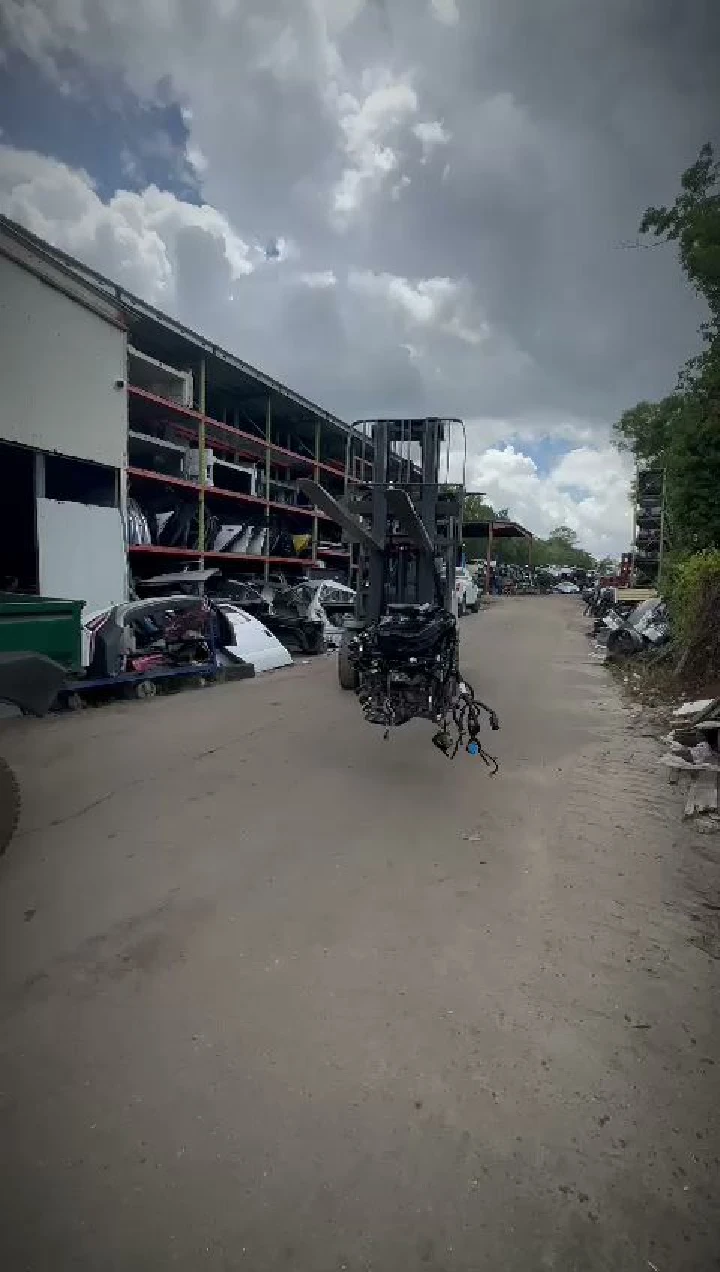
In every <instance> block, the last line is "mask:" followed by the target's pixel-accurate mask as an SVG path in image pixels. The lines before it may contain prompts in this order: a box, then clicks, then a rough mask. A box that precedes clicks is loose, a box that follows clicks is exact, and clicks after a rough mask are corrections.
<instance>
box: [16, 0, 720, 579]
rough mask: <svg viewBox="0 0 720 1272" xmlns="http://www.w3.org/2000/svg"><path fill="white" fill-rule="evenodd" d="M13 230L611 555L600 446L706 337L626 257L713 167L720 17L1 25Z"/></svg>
mask: <svg viewBox="0 0 720 1272" xmlns="http://www.w3.org/2000/svg"><path fill="white" fill-rule="evenodd" d="M0 15H1V27H0V30H1V31H2V51H1V52H0V127H1V129H2V131H1V133H0V210H1V211H3V212H5V213H6V214H7V215H9V216H11V217H14V218H15V219H16V220H18V221H21V222H23V223H24V224H26V225H27V226H29V227H30V229H32V230H33V231H34V232H35V233H37V234H39V235H41V236H43V237H45V238H47V239H49V240H50V241H51V242H53V243H56V244H58V245H59V246H61V247H63V248H64V249H65V250H66V251H69V252H71V253H73V254H75V255H77V256H78V257H81V258H82V259H83V260H85V261H86V262H88V263H89V264H91V265H93V266H94V267H96V268H97V269H99V270H101V271H102V272H103V273H106V274H108V275H110V276H111V277H112V278H113V279H115V280H117V281H118V282H121V283H123V284H125V286H127V287H128V288H129V289H130V290H133V291H135V292H137V293H139V294H141V295H142V296H143V297H145V298H146V299H147V300H149V301H151V302H152V303H153V304H155V305H157V306H159V307H160V308H162V309H164V310H166V311H168V312H170V313H172V314H175V315H176V316H178V317H180V318H181V319H182V320H183V321H184V322H186V323H187V324H188V325H189V326H191V327H193V328H195V329H196V330H200V331H202V332H203V333H204V334H207V335H208V336H211V337H212V338H213V339H214V340H216V341H217V342H219V343H221V344H223V345H224V346H226V347H228V348H230V349H232V350H234V351H236V352H237V353H238V354H239V355H240V356H241V357H243V358H245V359H246V360H247V361H249V362H252V363H254V364H255V365H258V366H260V367H262V368H263V369H264V370H266V371H267V372H269V373H270V374H272V375H274V376H276V377H278V378H280V379H284V380H285V381H286V382H287V383H289V384H291V385H292V386H293V387H294V388H296V389H298V390H299V391H300V392H303V393H305V394H306V395H307V396H309V397H311V398H313V399H314V400H315V401H317V402H319V403H320V404H322V405H323V406H324V407H326V408H328V409H329V410H332V411H335V412H337V413H338V414H340V415H342V416H344V417H345V418H347V419H352V418H354V417H356V416H360V415H362V416H368V415H373V414H384V413H387V414H391V413H398V414H403V415H405V416H407V415H410V414H425V413H433V414H451V415H461V416H463V417H464V418H465V419H466V421H467V422H468V431H469V440H470V454H471V461H470V471H469V483H468V484H469V485H470V486H472V487H473V488H475V489H482V490H484V491H487V492H488V494H489V497H490V498H491V499H492V500H493V502H495V504H496V506H503V505H506V506H509V507H510V509H511V510H512V512H513V514H514V515H515V516H517V517H518V518H519V519H521V520H522V521H524V522H525V523H526V524H527V525H529V526H530V527H531V529H533V530H534V531H535V532H536V533H546V532H547V531H548V530H550V529H551V528H552V527H553V526H555V525H557V524H558V523H560V522H565V523H567V524H569V525H571V526H572V527H573V528H575V529H576V530H577V531H578V532H579V534H580V537H581V540H582V541H583V543H584V544H585V545H586V546H587V547H589V548H590V549H591V550H593V551H595V552H597V553H598V554H600V555H604V554H605V553H606V552H615V551H620V550H621V549H623V548H624V547H626V546H627V538H628V535H629V515H628V505H627V468H626V465H625V463H624V461H623V460H622V459H621V457H619V456H618V455H617V454H616V453H615V452H614V451H613V450H612V448H611V447H610V445H609V441H608V437H609V428H610V425H611V424H612V422H613V420H615V419H616V418H617V416H618V415H619V413H620V412H621V411H622V410H623V409H624V408H625V407H627V406H630V405H632V404H633V403H635V402H636V401H637V400H638V399H640V398H643V397H655V396H659V395H661V394H663V393H664V392H666V391H667V390H668V389H669V388H671V387H672V385H673V383H674V379H675V375H676V372H677V369H678V367H679V365H680V364H681V363H682V362H683V361H684V360H685V358H686V357H687V356H689V354H691V353H692V352H694V350H695V347H696V335H695V332H696V327H697V324H698V322H699V321H700V320H701V318H702V311H701V310H700V309H699V307H698V304H697V302H696V300H695V298H694V297H693V296H692V294H691V293H689V292H688V290H687V288H686V287H685V285H684V282H683V279H682V277H681V275H680V272H679V269H678V266H677V262H676V259H675V256H674V253H673V250H672V249H671V248H667V247H664V246H662V247H658V248H655V249H645V248H641V249H639V250H635V249H634V248H633V247H632V246H628V245H632V244H633V243H634V242H635V240H636V233H637V226H638V223H639V220H640V217H641V215H642V212H643V211H644V209H645V207H646V206H647V205H648V204H650V203H660V202H664V201H669V200H672V198H673V197H674V194H675V191H676V189H677V185H678V178H679V174H680V172H681V171H682V169H683V168H684V167H686V166H688V164H689V163H691V162H692V161H693V159H694V157H695V155H696V153H697V151H698V149H699V147H700V145H701V144H702V143H703V142H704V141H706V140H709V139H711V140H713V141H715V142H717V141H718V140H720V137H718V133H720V127H718V125H719V124H720V88H719V84H720V78H719V77H718V75H717V66H718V62H719V60H720V4H718V2H717V0H685V2H684V3H683V4H680V3H676V2H675V0H202V2H201V0H0Z"/></svg>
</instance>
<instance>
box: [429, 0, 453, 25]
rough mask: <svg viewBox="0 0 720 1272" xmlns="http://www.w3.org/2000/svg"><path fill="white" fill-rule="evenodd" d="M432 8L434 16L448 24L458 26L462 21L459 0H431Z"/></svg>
mask: <svg viewBox="0 0 720 1272" xmlns="http://www.w3.org/2000/svg"><path fill="white" fill-rule="evenodd" d="M430 9H431V12H432V15H433V17H434V18H437V20H438V22H443V23H444V24H445V25H446V26H456V25H457V23H458V22H459V21H460V11H459V9H458V6H457V0H430Z"/></svg>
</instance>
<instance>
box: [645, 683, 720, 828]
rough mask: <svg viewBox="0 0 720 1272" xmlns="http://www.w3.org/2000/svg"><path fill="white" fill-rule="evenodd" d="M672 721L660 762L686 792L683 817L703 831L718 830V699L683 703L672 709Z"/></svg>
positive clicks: (719, 712) (719, 732)
mask: <svg viewBox="0 0 720 1272" xmlns="http://www.w3.org/2000/svg"><path fill="white" fill-rule="evenodd" d="M672 722H673V727H672V729H671V731H670V733H669V734H668V735H667V737H666V738H665V741H666V742H667V744H668V746H669V750H667V751H666V752H665V754H664V755H663V756H662V757H661V759H660V763H661V764H663V765H664V766H665V767H666V768H667V769H668V770H669V776H670V781H671V782H673V783H677V784H679V785H681V787H682V789H683V792H684V794H685V795H686V802H685V812H684V816H685V817H686V818H689V819H690V818H691V819H693V821H694V824H695V826H696V828H697V829H698V830H700V831H703V832H704V833H712V832H713V831H720V809H719V807H718V777H720V698H703V699H700V700H698V701H695V702H685V703H683V705H682V706H681V707H678V708H677V709H676V710H675V711H674V712H673V716H672Z"/></svg>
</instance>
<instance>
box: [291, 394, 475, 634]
mask: <svg viewBox="0 0 720 1272" xmlns="http://www.w3.org/2000/svg"><path fill="white" fill-rule="evenodd" d="M455 424H457V425H460V426H462V421H461V420H451V419H440V418H437V417H429V418H426V419H405V420H402V419H375V420H358V421H356V422H355V424H354V425H353V431H352V433H351V435H350V436H349V437H348V443H347V448H346V466H345V497H344V499H343V500H342V501H340V500H338V499H335V498H334V496H333V495H331V494H330V493H329V492H328V491H326V490H325V489H324V488H323V487H322V486H320V485H319V483H317V482H315V481H312V480H310V479H308V478H303V479H301V480H300V482H299V483H298V484H299V486H300V488H301V489H302V491H303V493H304V494H306V495H307V496H308V498H310V499H311V500H312V501H313V503H314V504H315V505H316V506H317V507H318V508H320V509H321V510H322V511H323V512H325V513H326V514H327V515H328V516H330V517H331V518H332V519H333V520H334V521H336V522H337V523H338V524H339V525H340V526H341V527H342V529H343V531H344V533H345V537H346V539H347V540H348V541H349V542H350V543H351V544H352V545H354V548H353V570H354V573H355V577H356V619H357V621H358V622H359V623H360V624H361V625H363V626H364V625H366V624H370V623H375V622H377V621H378V620H379V619H380V617H381V616H382V615H383V614H384V613H386V612H387V611H388V608H389V607H390V606H397V605H401V606H406V605H430V606H440V607H441V608H443V609H446V610H448V611H449V612H450V613H453V612H454V607H455V565H456V561H457V554H458V549H459V545H460V538H461V534H462V512H463V508H462V504H463V490H462V487H461V486H457V485H450V484H448V483H445V484H442V483H441V482H440V472H441V460H442V456H443V450H445V452H446V459H447V458H449V446H450V432H451V427H452V426H453V425H455Z"/></svg>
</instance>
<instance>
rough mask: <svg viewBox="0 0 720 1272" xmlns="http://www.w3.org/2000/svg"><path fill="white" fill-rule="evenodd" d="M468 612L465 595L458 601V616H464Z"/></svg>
mask: <svg viewBox="0 0 720 1272" xmlns="http://www.w3.org/2000/svg"><path fill="white" fill-rule="evenodd" d="M466 614H467V605H466V604H465V597H464V596H463V598H462V600H461V601H458V618H464V617H465V615H466Z"/></svg>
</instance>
